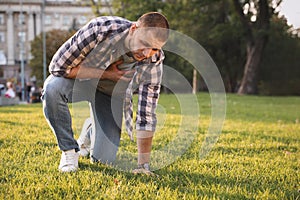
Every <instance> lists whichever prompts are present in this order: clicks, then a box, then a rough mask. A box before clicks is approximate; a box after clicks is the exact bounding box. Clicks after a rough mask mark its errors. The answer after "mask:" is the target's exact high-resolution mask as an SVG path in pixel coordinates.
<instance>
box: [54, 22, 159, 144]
mask: <svg viewBox="0 0 300 200" xmlns="http://www.w3.org/2000/svg"><path fill="white" fill-rule="evenodd" d="M131 24H132V22H130V21H128V20H126V19H123V18H120V17H112V16H105V17H98V18H95V19H93V20H91V21H90V22H89V23H88V24H86V25H85V26H84V27H82V28H81V29H80V30H79V31H77V32H76V33H75V34H74V36H72V37H71V38H70V39H69V40H68V41H66V42H65V43H64V44H63V45H62V46H61V47H60V49H59V50H58V51H57V52H56V54H55V55H54V56H53V58H52V61H51V63H50V65H49V71H50V73H51V74H53V75H54V76H64V77H66V76H67V75H68V73H69V72H70V69H71V68H73V67H77V66H78V65H79V64H80V65H83V66H87V67H96V68H101V69H104V70H105V69H106V68H107V67H109V65H110V64H111V63H112V58H111V55H112V52H113V51H115V48H117V47H116V44H117V43H118V42H119V41H120V40H121V39H122V38H123V37H124V36H125V35H126V34H127V33H128V31H129V28H130V26H131ZM163 60H164V54H163V51H160V52H158V53H157V54H155V55H154V56H152V57H151V58H149V59H146V60H143V61H140V62H136V64H135V68H136V69H137V70H136V72H135V74H134V76H133V79H132V80H131V82H130V83H129V86H128V88H127V90H126V94H125V100H124V117H125V125H126V130H127V132H128V135H129V136H130V138H131V140H133V134H132V131H133V127H132V116H133V109H132V93H133V91H135V90H138V110H137V118H136V129H137V130H142V131H155V128H156V114H155V109H156V106H157V102H158V97H159V92H160V86H161V80H162V67H163V64H162V63H163Z"/></svg>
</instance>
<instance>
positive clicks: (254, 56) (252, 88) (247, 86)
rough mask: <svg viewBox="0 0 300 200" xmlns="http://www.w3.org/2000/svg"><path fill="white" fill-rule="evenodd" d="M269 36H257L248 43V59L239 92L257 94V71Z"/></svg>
mask: <svg viewBox="0 0 300 200" xmlns="http://www.w3.org/2000/svg"><path fill="white" fill-rule="evenodd" d="M266 42H267V37H266V36H265V37H260V38H256V40H255V41H254V42H253V43H250V42H249V43H248V45H247V61H246V64H245V67H244V74H243V79H242V82H241V85H240V87H239V90H238V94H257V92H258V90H257V72H258V67H259V65H260V61H261V57H262V54H263V51H264V47H265V45H266Z"/></svg>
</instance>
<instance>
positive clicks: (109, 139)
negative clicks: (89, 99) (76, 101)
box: [91, 92, 123, 164]
mask: <svg viewBox="0 0 300 200" xmlns="http://www.w3.org/2000/svg"><path fill="white" fill-rule="evenodd" d="M92 106H93V111H94V120H95V128H96V134H95V136H94V137H91V139H92V145H91V159H92V160H94V161H100V162H101V163H106V164H111V163H113V161H114V160H115V159H116V154H117V151H118V147H119V144H120V137H121V126H122V116H123V113H122V112H123V109H122V108H123V100H122V99H121V98H118V97H116V98H115V97H111V96H109V95H106V94H104V93H102V92H96V96H95V105H92ZM112 107H113V109H112ZM93 140H94V141H93Z"/></svg>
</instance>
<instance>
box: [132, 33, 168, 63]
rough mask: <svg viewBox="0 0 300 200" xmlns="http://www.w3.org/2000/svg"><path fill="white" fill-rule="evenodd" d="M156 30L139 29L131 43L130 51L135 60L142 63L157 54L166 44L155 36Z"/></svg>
mask: <svg viewBox="0 0 300 200" xmlns="http://www.w3.org/2000/svg"><path fill="white" fill-rule="evenodd" d="M154 31H155V28H137V29H135V30H134V32H133V35H132V39H131V41H130V43H129V47H130V51H131V53H132V55H133V57H134V59H135V60H137V61H141V60H144V59H147V58H150V57H151V56H153V55H154V54H156V53H157V52H158V51H159V50H160V49H161V48H162V47H163V45H164V44H165V42H161V41H159V40H158V39H157V38H156V37H155V34H154Z"/></svg>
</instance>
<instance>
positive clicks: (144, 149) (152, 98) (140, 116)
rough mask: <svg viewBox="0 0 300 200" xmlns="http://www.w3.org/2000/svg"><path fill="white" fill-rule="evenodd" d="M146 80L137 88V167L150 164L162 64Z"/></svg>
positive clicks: (152, 70) (155, 66)
mask: <svg viewBox="0 0 300 200" xmlns="http://www.w3.org/2000/svg"><path fill="white" fill-rule="evenodd" d="M146 77H147V78H146V79H148V80H146V81H145V82H144V83H143V84H142V85H140V87H139V100H138V101H139V102H138V104H139V106H138V113H137V124H136V128H137V149H138V165H143V164H145V163H150V154H151V148H152V139H153V135H154V131H155V128H156V113H155V110H156V106H157V103H158V98H159V92H160V87H161V80H162V62H160V63H159V64H158V65H154V66H152V68H151V70H150V72H149V74H148V75H146Z"/></svg>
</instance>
